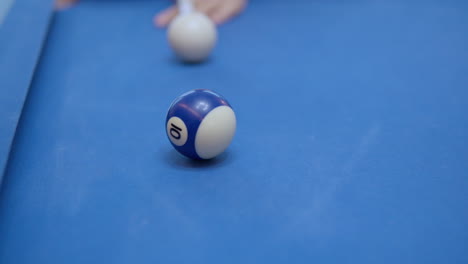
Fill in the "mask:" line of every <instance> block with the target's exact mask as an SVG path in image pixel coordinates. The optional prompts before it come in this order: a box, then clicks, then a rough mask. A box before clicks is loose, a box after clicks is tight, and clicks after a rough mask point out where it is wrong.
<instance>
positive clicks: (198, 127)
mask: <svg viewBox="0 0 468 264" xmlns="http://www.w3.org/2000/svg"><path fill="white" fill-rule="evenodd" d="M235 131H236V115H235V114H234V111H233V110H232V108H231V105H230V104H229V103H228V102H227V101H226V99H224V98H223V97H222V96H221V95H219V94H217V93H215V92H213V91H211V90H206V89H197V90H192V91H189V92H187V93H185V94H183V95H181V96H180V97H178V98H177V99H176V100H175V101H174V102H173V103H172V105H171V107H170V108H169V111H168V113H167V118H166V133H167V136H168V138H169V140H170V141H171V143H172V145H173V146H174V148H175V149H176V150H177V151H179V152H180V153H181V154H183V155H185V156H187V157H189V158H192V159H211V158H214V157H216V156H218V155H219V154H221V153H223V152H224V151H225V150H226V148H227V147H228V146H229V145H230V144H231V141H232V138H233V137H234V134H235Z"/></svg>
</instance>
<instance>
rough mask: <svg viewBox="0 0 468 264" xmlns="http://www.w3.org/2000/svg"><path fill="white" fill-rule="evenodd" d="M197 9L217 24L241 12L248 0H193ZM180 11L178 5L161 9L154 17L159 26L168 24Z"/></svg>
mask: <svg viewBox="0 0 468 264" xmlns="http://www.w3.org/2000/svg"><path fill="white" fill-rule="evenodd" d="M192 3H193V6H194V8H195V10H197V11H198V12H201V13H204V14H205V15H207V16H208V17H210V18H211V19H212V20H213V21H214V22H215V23H216V24H221V23H224V22H226V21H227V20H229V19H230V18H232V17H234V16H235V15H237V14H239V13H240V12H242V10H244V8H245V6H246V5H247V0H192ZM178 13H179V10H178V7H177V5H174V6H171V7H169V8H168V9H166V10H163V11H161V12H160V13H158V14H156V16H155V17H154V23H155V25H156V26H158V27H165V26H167V25H168V24H169V23H170V22H171V21H172V19H173V18H174V17H176V16H177V14H178Z"/></svg>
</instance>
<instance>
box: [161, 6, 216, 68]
mask: <svg viewBox="0 0 468 264" xmlns="http://www.w3.org/2000/svg"><path fill="white" fill-rule="evenodd" d="M168 40H169V44H170V46H171V48H172V49H173V50H174V52H175V54H176V55H177V56H178V57H179V58H180V59H181V60H183V61H186V62H200V61H202V60H204V59H206V58H207V57H208V56H209V55H210V53H211V50H212V49H213V47H214V46H215V43H216V40H217V32H216V27H215V25H214V23H213V22H212V21H211V20H210V19H209V18H208V17H207V16H206V15H204V14H202V13H199V12H190V13H187V14H181V15H178V16H177V17H175V18H174V19H173V20H172V21H171V23H170V24H169V28H168Z"/></svg>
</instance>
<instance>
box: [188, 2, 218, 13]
mask: <svg viewBox="0 0 468 264" xmlns="http://www.w3.org/2000/svg"><path fill="white" fill-rule="evenodd" d="M193 4H194V6H195V10H196V11H198V12H200V13H203V14H205V15H208V16H209V14H210V13H212V12H213V11H214V10H216V8H217V7H218V6H219V1H213V0H198V1H193Z"/></svg>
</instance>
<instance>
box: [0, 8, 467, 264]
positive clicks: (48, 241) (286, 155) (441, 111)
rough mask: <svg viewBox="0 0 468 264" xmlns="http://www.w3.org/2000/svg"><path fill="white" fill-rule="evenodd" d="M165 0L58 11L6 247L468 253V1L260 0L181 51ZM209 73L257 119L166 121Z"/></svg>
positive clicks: (363, 258) (22, 153) (271, 256)
mask: <svg viewBox="0 0 468 264" xmlns="http://www.w3.org/2000/svg"><path fill="white" fill-rule="evenodd" d="M167 4H168V3H167V2H164V1H143V0H142V1H91V0H88V1H82V2H81V3H80V4H79V5H77V6H76V7H75V8H72V9H70V10H67V11H64V12H60V13H56V14H55V16H54V19H53V23H52V24H51V27H50V32H49V34H48V39H47V43H46V46H45V49H44V51H43V53H42V59H41V61H40V64H39V65H38V68H37V70H36V72H35V76H34V81H33V83H32V86H31V87H30V92H29V96H28V98H27V101H26V105H25V108H24V110H23V113H22V119H21V122H20V124H19V128H18V131H17V132H16V136H15V143H14V145H13V148H12V153H11V156H10V160H9V163H8V167H7V171H6V173H5V175H4V182H3V185H2V189H1V193H0V234H1V235H0V263H2V264H9V263H425V264H426V263H467V262H468V246H467V245H468V244H467V240H468V229H467V223H468V210H467V209H468V192H467V189H468V150H467V148H466V144H467V139H468V138H467V135H468V118H467V110H468V109H467V108H468V104H467V100H468V90H467V87H468V75H467V72H468V49H467V48H466V47H468V30H467V28H468V16H467V15H466V14H467V12H468V4H467V3H466V2H463V1H435V0H433V1H416V0H415V1H325V0H323V1H294V2H293V3H291V2H289V1H252V2H251V4H250V5H249V8H248V9H247V10H246V12H245V13H244V14H243V15H242V16H240V17H239V18H237V19H236V20H234V21H232V22H231V23H228V24H226V25H224V26H222V27H220V28H219V43H218V45H217V47H216V49H215V51H214V53H213V56H212V58H211V59H210V60H209V61H207V62H206V63H203V64H200V65H184V64H181V63H179V62H178V61H177V60H176V59H174V57H173V55H172V54H171V51H170V50H169V47H168V45H167V43H166V38H165V31H164V30H158V29H155V28H154V27H153V26H152V24H151V19H152V16H153V14H154V13H155V12H157V11H158V10H161V9H162V8H163V7H165V6H167ZM195 88H207V89H213V90H215V91H217V92H219V93H221V94H222V95H224V96H225V97H226V98H227V99H228V100H229V101H230V103H231V104H232V106H233V108H234V109H235V111H236V114H237V118H238V130H237V134H236V136H235V139H234V141H233V144H232V145H231V147H230V148H229V150H228V151H227V152H226V153H225V154H224V155H222V156H221V157H219V158H218V159H216V160H214V161H212V162H205V163H199V162H191V161H189V160H187V159H185V158H183V157H181V156H180V155H179V154H177V153H176V152H175V150H173V149H172V147H171V145H170V144H169V141H168V140H167V138H166V135H165V129H164V128H165V124H164V121H165V115H166V111H167V109H168V107H169V105H170V103H171V101H172V100H173V99H174V98H175V97H177V96H178V95H180V94H182V93H183V92H185V91H187V90H191V89H195Z"/></svg>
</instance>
